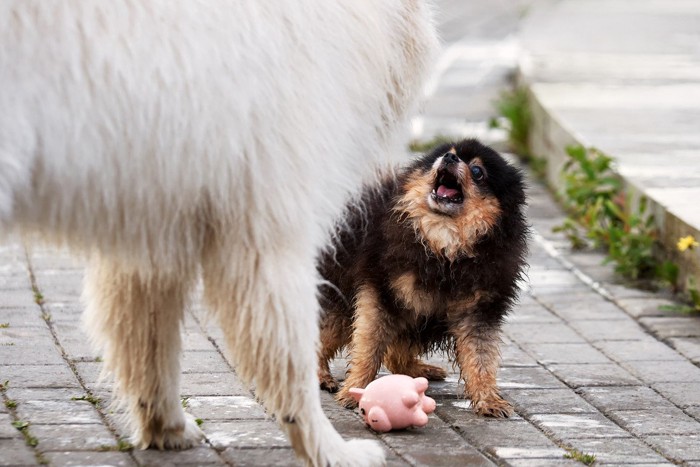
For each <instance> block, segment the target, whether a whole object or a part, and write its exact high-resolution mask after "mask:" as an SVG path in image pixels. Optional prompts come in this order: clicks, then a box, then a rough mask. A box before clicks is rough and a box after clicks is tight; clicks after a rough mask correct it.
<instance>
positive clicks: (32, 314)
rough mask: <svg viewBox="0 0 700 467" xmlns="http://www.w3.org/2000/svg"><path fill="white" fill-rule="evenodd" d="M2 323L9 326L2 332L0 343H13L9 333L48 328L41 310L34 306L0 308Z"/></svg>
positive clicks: (0, 320)
mask: <svg viewBox="0 0 700 467" xmlns="http://www.w3.org/2000/svg"><path fill="white" fill-rule="evenodd" d="M0 290H2V289H0ZM3 293H4V292H3ZM0 323H3V324H7V325H8V327H7V328H5V329H2V331H1V332H0V343H6V342H11V335H8V332H9V331H15V330H17V329H19V328H46V321H44V320H43V319H42V317H41V313H40V312H39V308H38V307H37V306H36V305H34V304H32V306H18V307H10V308H3V307H0Z"/></svg>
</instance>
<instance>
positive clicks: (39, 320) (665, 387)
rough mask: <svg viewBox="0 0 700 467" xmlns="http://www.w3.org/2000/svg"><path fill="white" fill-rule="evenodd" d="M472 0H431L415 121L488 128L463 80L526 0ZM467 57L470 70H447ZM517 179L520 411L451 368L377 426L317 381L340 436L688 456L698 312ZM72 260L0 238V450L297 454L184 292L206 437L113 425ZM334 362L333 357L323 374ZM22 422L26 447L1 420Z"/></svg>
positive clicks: (267, 461) (487, 71)
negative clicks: (141, 441) (649, 286)
mask: <svg viewBox="0 0 700 467" xmlns="http://www.w3.org/2000/svg"><path fill="white" fill-rule="evenodd" d="M480 3H482V2H479V1H476V0H444V1H442V2H441V4H442V6H443V7H444V8H445V10H444V11H447V12H449V13H450V14H449V15H448V16H444V17H443V20H442V21H441V24H442V29H443V31H444V36H445V38H446V40H447V48H446V53H449V54H451V55H450V56H448V57H446V58H443V61H442V66H443V69H441V70H439V71H440V73H439V75H438V78H437V79H436V80H435V82H434V83H433V84H432V88H431V89H429V90H430V91H431V93H432V96H433V98H432V99H431V100H430V101H429V104H428V106H427V108H426V117H425V119H424V120H423V122H422V128H423V129H424V131H425V132H428V131H429V130H431V129H445V130H449V132H450V133H452V134H460V135H462V134H465V133H468V134H474V133H479V134H480V136H482V137H484V138H486V139H491V140H493V139H494V138H496V139H497V138H498V136H499V135H498V134H497V133H493V132H488V131H486V125H485V122H486V121H487V119H488V117H490V115H491V111H490V109H488V108H487V106H486V104H485V103H484V104H483V106H481V107H479V106H474V107H471V106H470V105H469V102H470V100H469V98H468V97H469V96H470V95H471V96H477V97H474V101H475V102H480V100H479V99H485V98H484V97H483V96H484V95H486V94H487V93H491V95H494V96H495V95H496V94H497V91H498V89H500V88H501V87H502V86H504V85H505V84H506V79H507V76H508V75H509V73H512V72H513V70H514V69H515V59H516V58H517V54H511V52H510V51H511V50H513V47H514V45H513V44H514V42H513V41H514V33H515V32H516V31H517V28H518V24H519V21H520V18H521V16H522V15H521V13H522V9H523V8H526V7H527V6H529V5H530V4H532V3H533V2H532V1H531V2H527V1H517V2H516V1H512V0H503V1H493V2H488V3H489V7H488V8H485V7H481V8H479V4H480ZM472 7H473V8H472ZM470 8H472V9H471V10H470ZM467 13H469V14H467ZM460 31H467V32H469V34H467V35H466V36H465V35H464V34H460ZM452 45H455V46H454V47H451V46H452ZM480 49H481V50H482V52H479V50H480ZM493 51H501V52H502V54H500V55H499V54H496V55H494V54H492V52H493ZM508 57H510V59H509V58H508ZM509 60H511V61H509ZM466 75H470V76H472V81H468V82H467V83H471V84H470V85H469V86H467V85H464V84H460V83H465V81H463V80H462V78H463V77H464V76H466ZM475 76H481V79H477V78H476V77H475ZM479 96H480V97H479ZM469 109H471V110H469ZM443 132H446V131H443ZM496 142H497V141H496ZM530 187H531V188H530V190H529V195H530V207H529V218H530V220H531V222H532V224H533V227H534V231H535V235H534V239H533V242H532V247H531V254H530V264H531V268H530V271H529V281H528V283H527V284H523V287H524V291H523V296H522V298H521V300H520V305H519V306H518V307H517V308H516V309H515V310H514V312H513V314H512V316H511V318H510V319H509V321H508V324H507V325H506V327H505V334H504V343H503V347H502V353H503V365H502V369H501V372H500V377H499V384H500V386H501V388H502V389H503V392H504V395H505V396H506V398H508V399H509V400H511V401H513V402H514V404H515V406H516V412H517V415H516V416H514V417H512V418H511V419H508V420H492V419H484V418H479V417H476V416H474V415H473V414H472V413H471V411H470V410H469V409H468V402H467V401H464V400H460V399H457V398H456V394H458V393H460V392H461V390H460V388H459V385H458V382H457V377H456V374H455V373H454V371H453V372H452V373H451V374H450V376H449V377H448V379H447V381H445V382H444V383H433V384H431V387H430V390H429V394H431V395H432V396H433V397H435V398H436V400H437V402H438V409H437V411H436V414H435V415H433V416H431V421H430V423H429V425H428V426H427V427H426V428H424V429H418V430H409V431H403V432H396V433H389V434H383V435H379V436H377V435H375V434H373V433H372V432H370V431H367V430H366V429H365V428H364V426H363V424H362V422H361V420H360V418H359V415H358V414H357V413H355V412H353V411H348V410H345V409H342V408H340V407H339V406H337V405H336V404H335V403H334V402H333V401H332V399H331V397H330V396H329V395H327V394H324V395H323V400H324V407H325V410H326V413H327V414H328V416H329V417H330V418H331V420H332V421H333V424H334V425H335V426H336V428H337V429H338V430H339V431H340V432H341V433H342V434H343V435H345V436H346V437H365V438H375V439H378V440H380V441H381V442H382V443H383V444H384V446H385V448H386V450H387V452H388V453H389V459H390V460H389V465H391V466H404V465H417V466H422V465H425V466H453V465H512V466H547V465H557V466H558V465H569V464H570V465H581V464H580V463H579V462H577V461H575V460H569V459H565V458H564V455H565V454H566V453H567V449H571V448H573V449H577V450H579V451H581V452H582V453H586V454H595V455H596V459H597V462H598V463H599V464H601V465H602V464H605V465H616V464H619V465H623V464H625V465H630V464H635V465H650V466H651V465H672V464H680V463H686V465H696V466H700V368H699V367H698V364H700V319H698V318H695V317H688V316H679V315H673V314H667V313H664V312H660V311H659V310H658V305H660V304H663V303H666V302H665V301H664V300H663V299H661V298H659V297H656V296H654V295H651V294H649V293H646V292H641V291H638V290H634V289H629V288H627V287H625V286H623V285H620V284H618V283H617V282H616V281H615V278H614V276H613V274H612V272H611V269H610V268H609V267H606V266H601V262H602V259H603V257H602V256H601V255H600V254H596V253H572V252H571V251H570V250H569V249H568V247H567V245H566V242H565V241H564V239H562V238H561V237H560V236H558V235H555V234H552V233H551V226H552V225H555V224H557V223H558V222H560V221H561V219H562V214H561V212H560V211H559V209H558V208H557V206H556V205H555V203H554V202H553V201H552V198H551V196H550V195H549V194H548V192H547V191H546V190H545V189H544V188H543V187H542V186H541V185H539V184H538V183H537V182H535V181H534V180H531V181H530ZM82 274H83V273H82V266H81V264H79V263H76V262H75V261H74V260H72V259H70V258H69V257H68V256H66V255H65V254H64V253H63V252H60V251H55V250H49V249H41V248H35V249H34V250H33V251H31V252H26V251H25V249H24V248H23V247H22V246H21V245H18V244H12V245H9V246H4V247H1V248H0V325H1V327H0V382H2V383H3V388H2V390H0V394H1V396H2V399H3V401H4V404H2V405H0V465H34V464H37V463H39V462H42V461H43V462H48V463H49V464H51V465H57V466H61V465H157V466H162V465H224V464H228V465H234V464H235V465H279V466H286V465H294V462H295V461H294V458H293V456H292V453H291V449H290V447H289V444H288V443H287V441H286V440H285V438H284V437H283V436H282V433H281V432H280V431H279V429H278V428H277V427H276V425H275V423H274V422H273V421H271V420H270V419H268V418H267V417H266V416H265V414H264V413H263V411H262V409H261V408H260V406H259V405H257V404H256V402H255V401H254V398H253V396H252V394H251V393H250V392H249V391H248V390H247V389H245V388H244V387H243V386H242V385H241V383H240V382H239V381H238V379H237V377H236V375H235V372H234V371H233V370H232V368H231V366H230V365H229V363H228V362H227V360H226V358H225V356H224V355H223V354H222V352H221V349H222V345H221V334H220V332H219V331H218V329H217V328H216V327H214V326H213V325H209V324H207V323H206V322H205V321H204V320H203V319H202V313H201V312H200V309H199V307H198V306H197V305H196V304H195V306H194V307H193V309H192V310H191V312H190V313H188V316H187V320H186V323H185V329H184V336H185V352H184V364H183V366H184V368H183V370H184V375H183V388H182V392H183V397H184V398H185V399H184V402H183V403H184V404H185V405H186V406H187V410H188V411H189V412H190V413H192V414H193V415H194V416H195V417H198V418H200V419H201V420H202V421H203V423H202V429H203V430H204V432H205V433H206V435H207V443H206V444H204V445H202V446H201V447H198V448H196V449H192V450H188V451H183V452H177V453H175V452H158V451H153V450H148V451H133V450H129V449H128V446H125V445H124V444H123V443H120V440H121V439H122V437H123V436H124V434H125V432H124V430H123V427H122V425H121V423H120V422H119V420H118V417H117V414H113V413H111V412H109V410H108V409H106V407H107V405H108V404H109V401H110V396H109V390H110V387H109V385H105V384H98V383H97V381H96V380H97V375H98V373H99V369H100V366H101V362H100V359H99V356H98V355H96V354H95V353H93V351H92V350H91V349H90V348H89V346H88V345H87V342H86V337H85V335H84V334H83V333H82V332H81V330H80V328H79V324H78V319H79V315H80V313H81V309H82V307H81V305H80V302H79V296H80V289H81V279H82ZM432 360H433V361H435V362H437V363H440V362H442V363H443V364H446V362H444V360H443V359H442V357H441V356H439V355H437V356H434V357H433V358H432ZM343 368H344V361H342V360H337V361H336V362H335V366H334V371H335V373H336V376H342V372H343ZM447 368H450V369H451V367H450V366H448V367H447ZM24 422H26V423H29V425H28V427H27V428H26V429H25V433H27V434H28V435H29V438H28V440H29V441H32V440H34V441H36V442H37V444H36V446H34V447H32V446H29V445H28V444H27V439H25V437H24V436H23V434H22V433H21V432H20V431H18V430H17V429H16V428H15V427H14V426H13V423H14V424H15V425H19V426H20V427H21V426H22V423H24ZM30 444H34V443H30ZM120 448H125V450H123V451H122V450H120Z"/></svg>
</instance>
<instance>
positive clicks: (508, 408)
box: [472, 396, 513, 418]
mask: <svg viewBox="0 0 700 467" xmlns="http://www.w3.org/2000/svg"><path fill="white" fill-rule="evenodd" d="M472 409H473V410H474V413H476V414H477V415H483V416H485V417H494V418H508V417H510V416H511V415H513V406H512V405H511V403H510V402H508V401H507V400H505V399H502V398H501V397H498V396H496V397H492V398H489V399H483V400H479V401H472Z"/></svg>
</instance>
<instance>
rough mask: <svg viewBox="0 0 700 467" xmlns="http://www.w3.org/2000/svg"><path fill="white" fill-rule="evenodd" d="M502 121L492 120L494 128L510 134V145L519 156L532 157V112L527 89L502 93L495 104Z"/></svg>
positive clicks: (516, 89) (491, 124)
mask: <svg viewBox="0 0 700 467" xmlns="http://www.w3.org/2000/svg"><path fill="white" fill-rule="evenodd" d="M495 106H496V110H497V112H498V114H499V115H500V116H501V117H502V118H501V119H491V122H490V126H491V127H492V128H501V129H503V130H506V131H507V132H508V143H509V144H510V146H511V148H512V149H513V151H515V152H516V153H517V154H519V155H521V156H524V157H525V158H528V157H529V156H530V149H529V148H530V126H531V124H532V112H531V110H530V101H529V97H528V93H527V90H526V89H525V88H515V89H513V90H510V91H505V92H503V93H501V95H500V97H499V98H498V100H496V102H495Z"/></svg>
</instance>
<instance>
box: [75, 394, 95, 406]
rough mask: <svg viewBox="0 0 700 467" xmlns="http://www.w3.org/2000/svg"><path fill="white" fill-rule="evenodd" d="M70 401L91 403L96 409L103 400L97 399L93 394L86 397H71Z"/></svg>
mask: <svg viewBox="0 0 700 467" xmlns="http://www.w3.org/2000/svg"><path fill="white" fill-rule="evenodd" d="M70 400H72V401H88V402H89V403H91V404H92V405H94V406H95V407H99V406H100V402H101V399H100V398H99V397H95V396H93V395H92V394H87V395H84V396H74V397H71V398H70Z"/></svg>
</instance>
